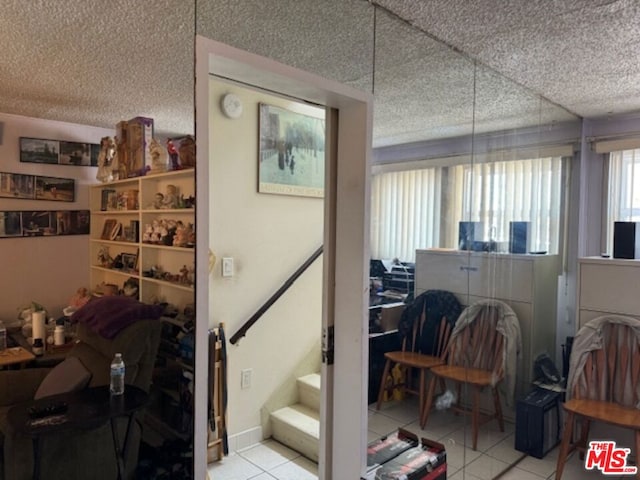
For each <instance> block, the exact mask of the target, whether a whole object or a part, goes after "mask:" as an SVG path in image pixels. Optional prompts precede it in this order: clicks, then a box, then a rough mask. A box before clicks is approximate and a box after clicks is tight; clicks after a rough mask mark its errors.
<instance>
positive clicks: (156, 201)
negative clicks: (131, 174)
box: [149, 192, 164, 210]
mask: <svg viewBox="0 0 640 480" xmlns="http://www.w3.org/2000/svg"><path fill="white" fill-rule="evenodd" d="M163 204H164V195H163V194H161V193H160V192H158V193H156V194H155V195H154V197H153V203H152V204H151V205H150V206H149V208H155V209H156V210H158V209H160V208H162V205H163Z"/></svg>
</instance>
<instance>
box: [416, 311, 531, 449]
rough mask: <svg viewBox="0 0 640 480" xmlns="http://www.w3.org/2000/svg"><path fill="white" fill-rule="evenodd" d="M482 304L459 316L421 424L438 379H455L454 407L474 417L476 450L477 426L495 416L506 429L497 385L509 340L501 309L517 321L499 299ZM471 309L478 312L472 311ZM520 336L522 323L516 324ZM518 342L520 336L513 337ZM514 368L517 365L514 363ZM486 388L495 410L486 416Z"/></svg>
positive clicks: (435, 373) (435, 370)
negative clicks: (466, 392)
mask: <svg viewBox="0 0 640 480" xmlns="http://www.w3.org/2000/svg"><path fill="white" fill-rule="evenodd" d="M478 303H479V304H481V305H475V306H470V307H468V308H467V309H465V311H464V312H462V314H461V315H460V318H459V320H458V323H457V325H456V328H455V330H454V332H453V333H452V336H451V340H450V342H449V346H448V348H447V352H445V354H446V355H447V363H446V364H445V365H441V366H435V367H433V368H432V369H431V373H432V374H433V376H432V378H431V382H430V384H429V389H428V392H427V400H426V402H425V407H424V410H423V412H422V418H421V422H420V423H421V425H422V428H424V425H426V423H427V420H428V418H429V412H430V410H431V407H432V405H433V400H434V391H435V384H436V381H439V382H444V381H445V380H449V381H453V382H454V383H455V384H456V387H457V400H456V404H455V405H452V406H451V408H452V409H453V410H454V411H456V412H461V413H464V414H470V415H471V417H472V422H471V427H472V430H471V431H472V446H473V449H474V450H476V447H477V443H478V429H479V427H480V425H481V424H484V423H486V422H488V421H490V420H492V419H494V418H495V419H497V421H498V425H499V427H500V431H501V432H503V431H504V420H503V417H502V407H501V404H500V395H499V392H498V384H499V383H500V382H501V381H502V380H503V378H504V374H505V368H504V367H505V365H504V364H503V359H504V358H505V357H506V355H505V348H506V346H507V341H505V337H504V336H503V334H502V333H500V331H499V330H498V322H499V319H500V316H501V314H502V313H501V312H505V311H506V312H507V313H508V314H509V315H512V317H513V319H515V321H516V324H517V318H515V314H514V313H513V311H512V310H511V308H509V306H508V305H506V304H503V303H502V302H498V301H482V302H478ZM471 312H477V313H475V314H472V313H471ZM517 332H518V335H519V326H518V327H517ZM514 340H517V341H518V342H519V338H518V339H514ZM514 367H515V366H514ZM463 384H464V385H468V386H469V387H470V388H471V393H472V399H471V408H470V409H469V408H465V407H463V406H462V402H461V397H460V395H461V393H462V392H461V390H462V385H463ZM486 387H489V388H491V391H492V394H493V403H494V408H495V412H494V414H493V415H484V414H481V412H480V394H481V393H482V390H483V389H485V388H486Z"/></svg>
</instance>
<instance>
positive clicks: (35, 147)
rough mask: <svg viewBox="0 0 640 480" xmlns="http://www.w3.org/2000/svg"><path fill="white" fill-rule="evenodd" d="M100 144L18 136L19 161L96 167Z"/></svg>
mask: <svg viewBox="0 0 640 480" xmlns="http://www.w3.org/2000/svg"><path fill="white" fill-rule="evenodd" d="M99 153H100V145H99V144H95V143H83V142H71V141H65V140H48V139H43V138H31V137H20V161H21V162H23V163H45V164H51V165H71V166H82V167H97V166H98V155H99Z"/></svg>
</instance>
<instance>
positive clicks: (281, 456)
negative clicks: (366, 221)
mask: <svg viewBox="0 0 640 480" xmlns="http://www.w3.org/2000/svg"><path fill="white" fill-rule="evenodd" d="M238 454H239V455H240V456H241V457H243V458H245V459H246V460H249V461H250V462H251V463H253V464H254V465H256V466H257V467H259V468H261V469H262V470H266V471H269V470H271V469H272V468H275V467H277V466H278V465H282V464H283V463H286V462H288V461H289V460H293V459H294V458H297V457H299V456H300V454H299V453H298V452H295V451H293V450H291V449H290V448H287V447H285V446H284V445H282V444H281V443H278V442H276V441H273V440H267V441H265V442H263V443H261V444H259V445H256V446H253V447H250V448H248V449H245V450H242V451H240V452H238Z"/></svg>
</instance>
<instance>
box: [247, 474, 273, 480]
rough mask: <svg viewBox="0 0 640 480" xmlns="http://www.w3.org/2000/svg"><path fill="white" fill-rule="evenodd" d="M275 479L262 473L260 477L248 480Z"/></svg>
mask: <svg viewBox="0 0 640 480" xmlns="http://www.w3.org/2000/svg"><path fill="white" fill-rule="evenodd" d="M275 478H276V477H272V476H271V475H269V474H268V473H267V472H263V473H261V474H260V475H257V476H255V477H251V479H250V480H275Z"/></svg>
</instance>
